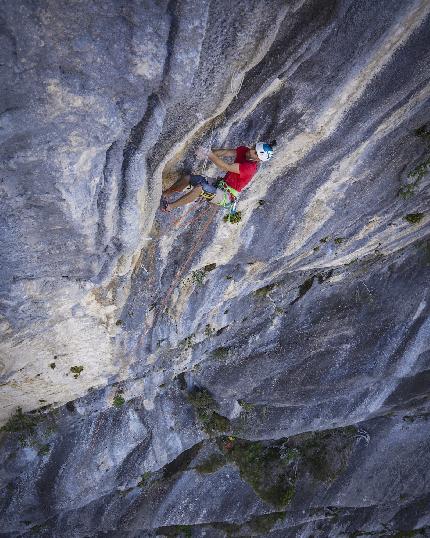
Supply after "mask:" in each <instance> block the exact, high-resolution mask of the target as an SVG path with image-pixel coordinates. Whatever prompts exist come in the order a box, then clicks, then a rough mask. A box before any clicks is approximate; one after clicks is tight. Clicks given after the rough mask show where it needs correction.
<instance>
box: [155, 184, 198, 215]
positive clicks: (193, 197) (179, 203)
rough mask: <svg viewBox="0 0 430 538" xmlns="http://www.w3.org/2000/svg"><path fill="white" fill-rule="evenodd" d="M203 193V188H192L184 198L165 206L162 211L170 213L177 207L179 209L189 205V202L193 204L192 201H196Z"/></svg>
mask: <svg viewBox="0 0 430 538" xmlns="http://www.w3.org/2000/svg"><path fill="white" fill-rule="evenodd" d="M202 192H203V188H202V187H201V186H200V185H198V186H197V187H194V189H193V190H192V191H190V192H188V193H187V194H185V195H184V196H181V198H179V200H176V202H172V203H171V204H166V205H165V207H164V211H171V210H172V209H176V208H177V207H181V206H183V205H186V204H190V203H191V202H194V200H197V198H198V197H199V196H200V195H201V193H202Z"/></svg>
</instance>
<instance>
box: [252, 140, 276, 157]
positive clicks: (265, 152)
mask: <svg viewBox="0 0 430 538" xmlns="http://www.w3.org/2000/svg"><path fill="white" fill-rule="evenodd" d="M255 151H256V152H257V155H258V158H259V159H260V161H268V160H269V159H270V157H271V156H272V155H273V148H272V146H271V145H270V144H266V142H257V144H255Z"/></svg>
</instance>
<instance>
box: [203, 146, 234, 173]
mask: <svg viewBox="0 0 430 538" xmlns="http://www.w3.org/2000/svg"><path fill="white" fill-rule="evenodd" d="M217 151H220V150H215V151H210V152H209V153H208V158H209V159H210V160H211V161H212V162H213V163H214V164H215V165H216V166H218V168H221V170H224V172H233V173H234V174H239V164H238V163H233V164H229V163H226V162H225V161H224V160H223V159H221V157H219V156H218V155H217V153H216V152H217ZM222 151H234V156H236V150H222ZM226 156H227V155H226Z"/></svg>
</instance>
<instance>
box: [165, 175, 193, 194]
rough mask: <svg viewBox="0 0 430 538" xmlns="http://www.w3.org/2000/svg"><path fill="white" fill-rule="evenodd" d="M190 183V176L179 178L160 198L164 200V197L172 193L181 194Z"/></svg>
mask: <svg viewBox="0 0 430 538" xmlns="http://www.w3.org/2000/svg"><path fill="white" fill-rule="evenodd" d="M190 181H191V176H190V175H189V174H186V175H183V176H180V177H179V179H178V180H177V181H175V183H173V185H172V186H171V187H169V188H168V189H166V190H165V191H164V192H163V194H162V196H163V197H164V198H165V197H166V196H170V194H173V193H174V192H182V191H183V190H184V189H185V188H186V187H188V186H189V184H190Z"/></svg>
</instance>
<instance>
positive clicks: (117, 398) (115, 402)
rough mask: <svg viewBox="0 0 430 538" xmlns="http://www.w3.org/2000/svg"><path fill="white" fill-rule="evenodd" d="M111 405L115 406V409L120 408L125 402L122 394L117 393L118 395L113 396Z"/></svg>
mask: <svg viewBox="0 0 430 538" xmlns="http://www.w3.org/2000/svg"><path fill="white" fill-rule="evenodd" d="M112 404H113V405H114V406H115V407H121V406H123V405H124V404H125V400H124V397H123V396H122V394H120V393H118V394H115V396H114V399H113V401H112Z"/></svg>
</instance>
